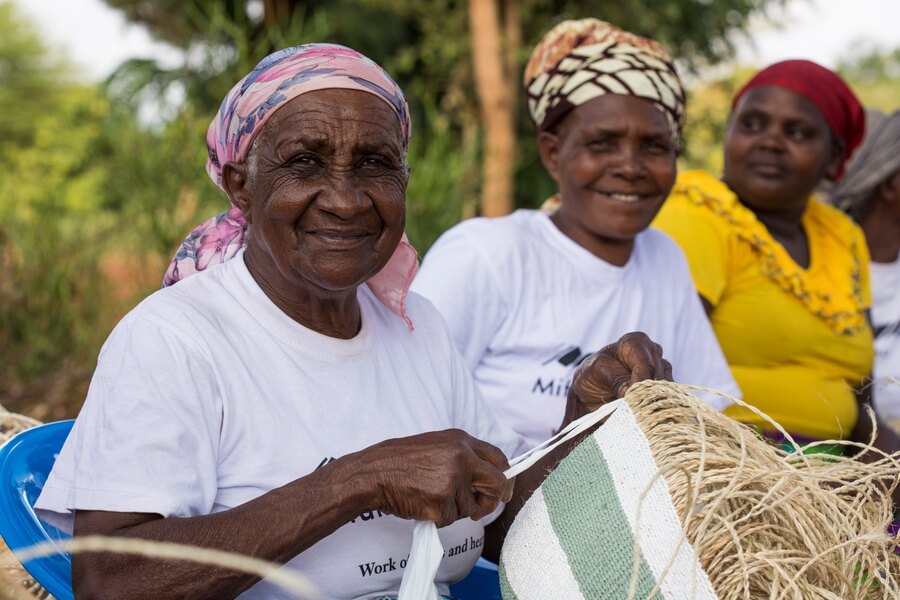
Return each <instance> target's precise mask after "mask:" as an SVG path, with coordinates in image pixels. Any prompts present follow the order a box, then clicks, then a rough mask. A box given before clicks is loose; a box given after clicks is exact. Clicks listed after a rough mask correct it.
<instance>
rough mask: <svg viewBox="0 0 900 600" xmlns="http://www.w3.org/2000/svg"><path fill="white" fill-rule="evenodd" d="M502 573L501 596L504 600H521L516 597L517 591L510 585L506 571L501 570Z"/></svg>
mask: <svg viewBox="0 0 900 600" xmlns="http://www.w3.org/2000/svg"><path fill="white" fill-rule="evenodd" d="M499 571H500V596H501V597H502V598H503V600H519V597H518V596H516V591H515V590H514V589H513V587H512V586H511V585H510V584H509V579H507V578H506V569H503V568H501V569H499Z"/></svg>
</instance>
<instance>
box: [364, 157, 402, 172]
mask: <svg viewBox="0 0 900 600" xmlns="http://www.w3.org/2000/svg"><path fill="white" fill-rule="evenodd" d="M359 165H360V167H361V168H363V169H365V170H366V171H369V172H375V171H377V172H383V171H387V170H389V169H393V168H394V163H393V161H391V160H390V159H387V158H384V157H381V156H368V157H366V158H364V159H362V160H361V161H360V163H359Z"/></svg>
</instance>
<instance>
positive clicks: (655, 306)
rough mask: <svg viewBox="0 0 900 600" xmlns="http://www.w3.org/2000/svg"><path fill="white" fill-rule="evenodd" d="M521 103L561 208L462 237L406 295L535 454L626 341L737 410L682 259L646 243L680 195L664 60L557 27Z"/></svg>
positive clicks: (608, 34) (667, 244)
mask: <svg viewBox="0 0 900 600" xmlns="http://www.w3.org/2000/svg"><path fill="white" fill-rule="evenodd" d="M525 87H526V91H527V95H528V108H529V111H530V114H531V117H532V119H533V121H534V123H535V125H536V127H537V130H538V144H539V147H540V153H541V160H542V161H543V164H544V167H545V168H546V169H547V171H548V172H549V174H550V175H551V176H552V177H553V179H554V180H556V182H557V184H558V185H559V194H558V195H557V196H556V197H555V198H554V199H552V200H551V202H552V203H555V206H557V207H558V208H555V212H553V213H552V214H546V213H545V212H537V211H528V210H520V211H517V212H515V213H514V214H512V215H510V216H507V217H503V218H498V219H483V218H480V219H471V220H468V221H465V222H463V223H461V224H459V225H457V226H456V227H454V228H453V229H451V230H449V231H448V232H446V233H445V234H444V235H443V236H442V237H441V238H440V239H439V240H438V241H437V242H436V243H435V245H434V246H433V247H432V248H431V250H430V251H429V253H428V255H427V256H426V257H425V260H424V262H423V265H422V269H421V270H420V271H419V274H418V275H417V277H416V279H415V281H414V282H413V288H412V289H413V290H415V291H417V292H419V293H420V294H422V295H423V296H425V297H426V298H428V299H430V300H431V301H432V302H433V303H434V305H435V306H436V307H437V308H438V310H439V311H440V312H441V314H443V315H444V318H445V319H446V320H447V322H448V324H449V326H450V332H451V334H452V336H453V338H454V340H456V343H457V345H458V347H459V348H460V350H461V351H462V354H463V357H464V358H465V360H466V363H467V364H468V365H469V368H471V369H472V372H473V374H474V376H475V380H476V382H477V383H478V385H479V387H480V388H481V390H482V392H483V393H484V395H485V397H486V398H487V400H488V401H489V402H490V403H491V405H492V406H493V408H494V409H495V411H496V412H497V414H498V415H499V416H500V417H501V419H502V420H503V421H504V422H506V423H507V424H509V425H510V426H512V427H513V429H515V430H516V431H517V432H518V433H519V434H520V435H522V436H524V437H525V438H526V439H527V441H528V442H529V443H530V444H532V445H534V444H536V443H538V442H540V441H541V440H543V439H544V438H546V437H547V436H548V435H549V434H550V433H551V432H552V431H553V430H554V429H555V428H556V427H557V426H558V425H559V421H560V418H561V416H562V414H563V409H564V407H565V398H566V393H567V390H568V388H569V386H570V382H571V378H572V372H573V369H574V367H575V366H577V365H578V364H579V362H580V361H581V360H582V359H583V358H584V357H585V356H586V355H587V354H589V353H590V352H592V351H594V350H596V349H597V348H600V347H602V346H604V345H605V344H607V343H609V341H611V340H614V339H617V338H618V337H619V336H621V335H622V334H623V333H625V332H628V331H643V332H645V333H647V334H648V335H649V336H650V338H652V339H653V340H654V341H656V342H658V343H660V344H662V347H663V348H664V349H665V353H666V356H667V357H668V358H669V359H670V360H671V362H672V365H673V369H674V377H675V380H676V381H680V382H683V383H691V384H697V385H703V386H708V387H711V388H716V389H719V390H722V391H724V392H728V393H731V394H738V393H739V392H738V389H737V386H736V384H735V383H734V380H733V379H732V377H731V374H730V372H729V370H728V365H727V364H726V362H725V359H724V357H723V355H722V352H721V350H720V348H719V345H718V343H717V342H716V339H715V336H714V335H713V332H712V329H711V327H710V324H709V321H708V319H707V318H706V315H705V314H704V312H703V307H702V306H701V304H700V301H699V299H698V298H697V294H696V292H695V291H694V287H693V283H692V280H691V275H690V272H689V270H688V266H687V263H686V262H685V259H684V256H683V255H682V253H681V250H680V249H679V248H678V246H677V245H676V244H675V243H674V242H673V241H672V240H670V239H669V238H668V237H667V236H666V235H665V234H663V233H662V232H659V231H656V230H652V229H648V227H649V226H650V222H651V221H652V220H653V218H654V216H655V215H656V213H657V211H658V210H659V208H660V207H661V206H662V203H663V201H664V200H665V199H666V197H667V195H668V193H669V190H670V189H671V187H672V185H673V183H674V181H675V169H676V168H675V159H676V156H677V154H678V144H679V135H680V133H681V126H682V118H683V113H684V92H683V90H682V86H681V81H680V80H679V78H678V75H677V73H676V71H675V67H674V64H673V62H672V60H671V58H670V57H669V56H668V55H667V54H666V52H665V51H664V50H663V48H662V47H661V46H660V45H659V44H657V43H656V42H654V41H652V40H647V39H644V38H641V37H638V36H636V35H633V34H630V33H628V32H625V31H622V30H620V29H618V28H616V27H614V26H612V25H610V24H608V23H604V22H602V21H598V20H596V19H584V20H580V21H565V22H563V23H560V24H559V25H557V26H556V27H554V28H553V29H552V30H551V31H550V32H549V33H548V34H547V35H546V36H545V37H544V39H543V40H542V41H541V42H540V43H539V44H538V46H537V47H536V48H535V50H534V52H533V54H532V56H531V59H530V60H529V62H528V66H527V67H526V70H525ZM709 400H710V402H711V403H713V404H714V405H715V406H716V407H717V408H721V407H722V406H723V405H724V404H725V401H724V400H722V399H721V398H719V397H717V396H710V397H709Z"/></svg>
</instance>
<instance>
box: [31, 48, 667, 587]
mask: <svg viewBox="0 0 900 600" xmlns="http://www.w3.org/2000/svg"><path fill="white" fill-rule="evenodd" d="M408 143H409V113H408V109H407V106H406V102H405V100H404V98H403V95H402V93H401V91H400V89H399V88H398V87H397V86H396V84H395V83H394V82H393V81H392V80H391V79H390V77H389V76H388V75H387V74H386V73H385V72H384V71H383V70H382V69H381V68H380V67H378V66H377V65H375V64H374V63H372V62H371V61H369V60H368V59H366V58H365V57H363V56H362V55H360V54H358V53H356V52H354V51H352V50H350V49H347V48H344V47H341V46H334V45H322V44H317V45H309V46H299V47H295V48H289V49H287V50H283V51H281V52H278V53H275V54H273V55H271V56H269V57H267V58H266V59H264V60H263V61H262V62H261V63H260V64H259V65H258V66H257V67H256V68H255V69H254V70H253V71H252V72H251V73H250V74H249V75H247V76H246V77H245V78H244V79H243V80H241V81H240V82H239V83H238V84H237V85H236V86H235V87H234V88H233V89H232V91H231V92H230V93H229V94H228V96H227V97H226V98H225V101H224V102H223V103H222V106H221V109H220V111H219V114H218V116H217V117H216V119H215V120H214V121H213V123H212V125H211V126H210V130H209V135H208V145H209V162H208V163H207V170H208V172H209V174H210V176H211V177H212V178H213V180H214V181H215V182H216V184H217V185H219V186H220V187H221V188H222V189H223V190H224V191H225V193H226V194H227V195H228V197H229V199H230V200H231V202H232V205H233V207H234V208H233V209H232V210H231V211H230V212H229V213H228V214H227V215H225V216H223V217H221V218H217V219H215V220H214V221H213V222H211V223H210V224H208V225H207V226H206V227H204V228H203V230H202V232H196V233H195V234H194V235H192V236H191V237H190V238H189V240H188V242H187V243H186V245H185V247H184V248H183V249H182V251H181V252H180V253H179V256H178V259H177V261H176V264H175V266H174V267H173V270H172V273H174V275H175V277H183V276H184V275H186V274H187V273H189V272H196V271H198V270H200V271H203V272H200V273H197V274H196V275H194V276H192V277H189V278H187V279H186V280H184V281H182V282H180V283H178V284H177V285H175V286H171V287H168V288H165V289H163V290H160V291H159V292H157V293H155V294H153V295H152V296H150V297H149V298H147V299H146V300H145V301H144V302H142V303H141V304H140V305H139V306H138V307H137V308H135V309H134V310H133V311H132V312H131V313H129V314H128V315H127V316H126V317H125V318H124V319H123V320H122V321H121V322H120V323H119V325H118V326H117V327H116V328H115V330H114V331H113V333H112V334H111V335H110V337H109V339H108V340H107V342H106V344H105V345H104V347H103V350H102V351H101V354H100V358H99V362H98V366H97V370H96V372H95V374H94V378H93V380H92V383H91V387H90V391H89V393H88V398H87V400H86V402H85V405H84V408H83V409H82V411H81V414H80V415H79V417H78V420H77V422H76V424H75V427H74V429H73V430H72V433H71V435H70V436H69V439H68V440H67V442H66V445H65V447H64V448H63V450H62V452H61V454H60V455H59V458H58V460H57V462H56V466H55V467H54V469H53V472H52V473H51V476H50V478H49V480H48V482H47V484H46V486H45V487H44V490H43V493H42V495H41V497H40V499H39V501H38V505H37V506H38V508H39V509H41V510H42V511H43V513H44V514H45V515H54V516H55V517H56V518H57V519H60V520H63V519H64V518H65V517H68V518H69V519H70V520H71V517H72V516H74V532H75V533H76V534H78V535H85V534H103V535H111V536H123V537H135V538H147V539H153V540H162V541H171V542H180V543H186V544H192V545H197V546H206V547H212V548H217V549H222V550H228V551H232V552H237V553H241V554H246V555H251V556H255V557H259V558H264V559H267V560H270V561H276V562H282V563H288V564H290V565H291V566H292V567H294V568H296V569H297V570H299V571H301V572H302V573H305V574H306V575H307V576H309V577H310V578H311V579H312V581H313V583H315V584H316V586H317V587H318V588H319V590H320V591H321V594H322V596H323V597H325V598H347V599H349V598H375V597H390V596H394V595H396V594H397V592H398V588H399V583H400V579H401V576H402V573H403V570H404V567H405V562H406V561H405V558H406V556H407V555H408V553H409V550H410V541H411V535H412V529H413V521H411V519H416V520H430V521H435V522H436V523H437V524H438V525H439V526H441V527H442V529H441V530H440V536H441V540H442V543H443V545H444V547H445V548H461V549H463V548H464V550H462V551H460V552H455V553H447V554H446V555H445V556H444V558H443V559H442V562H441V565H440V569H439V571H438V575H437V583H438V584H439V586H440V588H441V589H442V590H443V592H444V593H446V592H447V584H448V582H452V581H455V580H458V579H460V578H461V577H463V576H464V575H465V574H466V573H467V572H468V571H469V569H470V568H471V566H472V565H473V564H474V562H475V560H476V559H477V558H478V555H479V554H480V553H481V550H482V547H483V546H484V543H483V542H484V539H485V529H484V523H488V522H489V519H488V520H485V521H484V522H482V521H481V519H482V518H484V517H485V516H486V515H489V514H490V513H492V512H494V511H495V509H497V507H498V505H499V503H500V502H501V500H506V499H509V498H510V496H511V494H514V496H515V497H516V498H522V497H524V495H525V494H526V492H527V491H528V490H530V489H532V488H533V487H534V486H535V485H536V483H537V481H539V480H540V477H541V473H543V472H545V469H546V466H547V465H546V464H545V465H544V466H543V469H541V468H536V469H533V470H532V471H531V472H529V473H526V474H523V475H522V476H520V477H519V478H518V479H517V481H516V483H515V490H513V489H512V484H511V482H509V481H507V480H506V479H505V478H504V476H503V469H504V467H505V466H506V465H507V458H506V457H508V456H511V455H513V454H515V453H517V452H518V451H519V449H520V448H521V443H520V440H519V439H518V438H517V437H516V436H515V435H514V434H512V433H511V432H510V431H509V430H508V429H506V428H505V427H504V426H503V425H502V424H501V423H499V422H497V421H496V420H495V419H493V418H492V413H491V412H490V410H488V409H487V408H486V407H485V406H484V404H483V400H482V399H481V397H480V395H479V394H478V391H477V388H476V387H475V385H474V383H473V381H472V379H471V376H470V375H469V373H468V371H467V369H466V367H465V365H464V363H463V362H462V359H461V358H460V356H459V355H458V353H457V351H456V350H455V348H454V346H453V343H452V340H451V339H450V337H449V335H448V334H447V331H446V326H445V325H444V323H443V321H442V319H441V318H440V316H439V314H438V313H437V312H436V311H435V310H434V309H433V308H432V307H431V306H430V304H429V303H428V302H427V301H424V300H422V299H421V298H420V297H418V296H416V295H415V294H409V295H407V293H406V291H407V287H408V283H409V281H410V279H411V278H412V276H413V273H414V272H415V268H416V257H415V252H414V250H413V249H412V248H411V247H410V246H409V245H408V244H407V243H406V242H405V241H403V228H404V218H405V208H404V192H405V187H406V182H407V176H408V168H407V164H406V148H407V145H408ZM244 221H245V222H246V224H247V225H248V228H247V229H246V234H245V233H244ZM239 238H240V239H239ZM229 244H231V245H230V246H229ZM241 244H245V247H246V249H237V250H236V248H240V247H241ZM229 248H230V249H231V250H229ZM229 256H230V257H232V258H233V260H230V261H228V262H225V263H224V264H221V265H219V266H217V267H216V268H214V269H208V270H204V268H205V267H208V266H209V265H210V264H211V263H213V262H222V261H223V259H225V258H228V257H229ZM413 326H415V329H413ZM666 370H667V365H666V363H665V362H664V361H663V360H662V358H661V356H660V354H659V352H658V350H657V349H656V348H655V347H654V346H652V345H651V344H650V343H649V341H648V340H646V338H643V337H640V336H632V337H631V338H628V339H627V340H624V341H623V342H621V343H619V344H617V345H615V346H612V347H610V348H609V349H607V350H606V351H604V352H603V353H600V354H599V355H597V359H596V360H595V361H592V363H591V366H590V368H587V369H584V370H582V371H581V373H583V375H584V377H583V379H581V380H579V381H586V382H590V383H591V385H595V384H598V385H601V386H604V385H606V386H607V392H608V393H610V394H613V393H620V392H621V391H622V389H623V388H625V387H627V384H628V383H629V382H630V381H631V380H632V379H636V378H638V377H640V376H664V375H665V373H666ZM609 385H615V388H614V389H609V388H608V386H609ZM569 408H570V411H569V414H568V418H569V419H571V418H572V417H574V416H575V415H577V414H581V413H584V412H585V411H586V410H589V409H590V408H591V407H588V406H584V405H580V404H578V401H577V399H576V395H575V394H573V395H572V401H571V402H570V405H569ZM507 518H511V517H507ZM502 533H503V532H502V528H501V527H499V526H496V525H492V527H491V535H492V536H502ZM490 539H493V538H490ZM494 545H496V542H494ZM73 583H74V587H75V590H76V595H77V596H82V597H92V598H97V597H111V598H118V597H138V596H140V597H147V598H231V597H235V596H237V595H240V596H241V597H242V598H278V597H283V596H282V595H280V593H279V591H278V590H277V589H275V588H274V586H273V585H272V584H271V583H269V582H266V581H261V582H260V581H258V579H257V578H255V577H253V576H248V575H243V574H238V573H235V572H232V571H229V570H226V569H222V568H218V567H207V566H197V565H194V564H185V563H165V565H164V567H163V565H162V564H161V563H160V562H158V561H154V560H152V559H147V558H143V557H137V556H119V555H108V554H90V555H78V556H76V557H75V558H74V561H73Z"/></svg>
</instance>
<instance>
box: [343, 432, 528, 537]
mask: <svg viewBox="0 0 900 600" xmlns="http://www.w3.org/2000/svg"><path fill="white" fill-rule="evenodd" d="M357 458H359V459H360V460H359V461H357V462H358V463H359V468H360V470H361V471H364V472H363V473H360V475H362V476H363V477H365V478H366V479H367V480H368V481H370V482H374V485H375V489H376V490H377V495H376V499H375V506H373V508H377V509H379V510H381V511H383V512H386V513H390V514H392V515H396V516H398V517H400V518H403V519H415V520H418V521H434V522H435V523H436V524H437V526H438V527H444V526H446V525H449V524H451V523H453V522H454V521H457V520H459V519H463V518H466V517H469V518H471V519H474V520H478V519H480V518H482V517H484V516H485V515H487V514H489V513H491V512H492V511H493V510H494V509H496V508H497V506H498V505H499V503H500V502H501V501H508V500H509V498H510V496H511V494H512V488H513V482H512V481H510V480H508V479H506V477H504V475H503V471H504V470H505V469H507V468H508V467H509V464H508V463H507V460H506V456H504V454H503V452H501V451H500V450H499V449H498V448H496V447H494V446H492V445H491V444H488V443H487V442H482V441H481V440H478V439H475V438H473V437H472V436H470V435H469V434H467V433H466V432H464V431H460V430H458V429H447V430H445V431H435V432H430V433H423V434H420V435H414V436H410V437H405V438H399V439H392V440H387V441H384V442H381V443H380V444H376V445H375V446H371V447H370V448H367V449H366V450H363V451H361V452H359V453H357Z"/></svg>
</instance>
